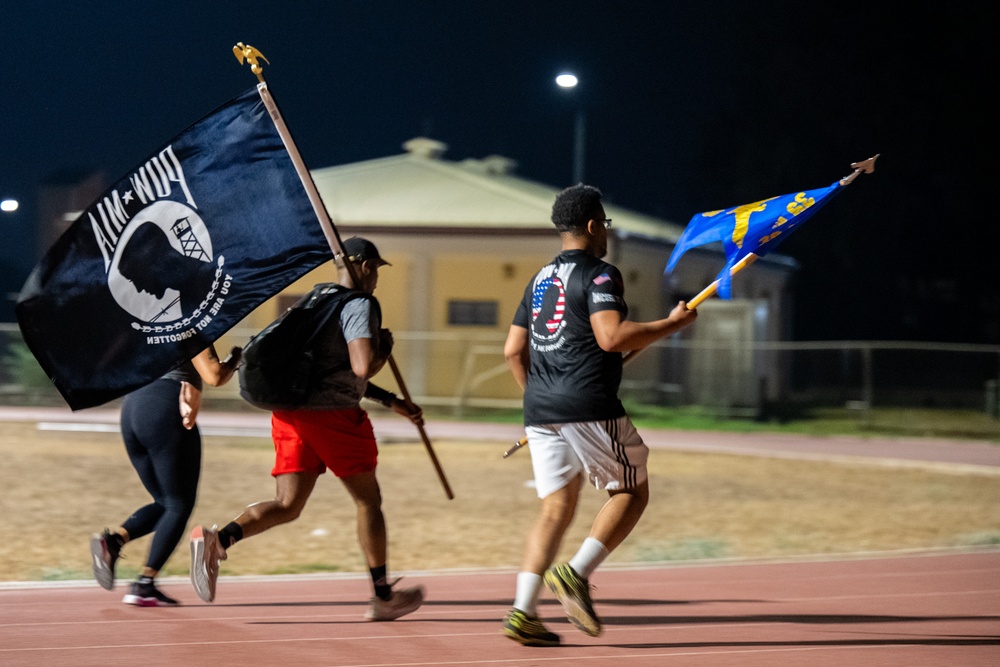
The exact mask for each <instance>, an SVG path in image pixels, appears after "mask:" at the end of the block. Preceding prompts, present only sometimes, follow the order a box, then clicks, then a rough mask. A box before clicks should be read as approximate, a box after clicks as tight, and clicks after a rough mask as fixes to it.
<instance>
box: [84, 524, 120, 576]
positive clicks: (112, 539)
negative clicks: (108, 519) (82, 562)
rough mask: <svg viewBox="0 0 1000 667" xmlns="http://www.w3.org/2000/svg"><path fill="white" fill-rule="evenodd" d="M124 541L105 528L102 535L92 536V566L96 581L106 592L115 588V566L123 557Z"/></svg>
mask: <svg viewBox="0 0 1000 667" xmlns="http://www.w3.org/2000/svg"><path fill="white" fill-rule="evenodd" d="M121 549H122V541H121V538H120V537H119V536H118V535H113V534H112V533H111V531H109V530H108V529H107V528H105V529H104V530H103V531H102V532H101V534H100V535H98V534H96V533H95V534H94V535H91V536H90V556H91V559H90V561H91V562H90V564H91V568H92V569H93V571H94V579H96V580H97V583H98V584H100V586H101V588H103V589H105V590H109V591H110V590H113V589H114V587H115V565H116V564H117V563H118V558H119V557H120V556H121Z"/></svg>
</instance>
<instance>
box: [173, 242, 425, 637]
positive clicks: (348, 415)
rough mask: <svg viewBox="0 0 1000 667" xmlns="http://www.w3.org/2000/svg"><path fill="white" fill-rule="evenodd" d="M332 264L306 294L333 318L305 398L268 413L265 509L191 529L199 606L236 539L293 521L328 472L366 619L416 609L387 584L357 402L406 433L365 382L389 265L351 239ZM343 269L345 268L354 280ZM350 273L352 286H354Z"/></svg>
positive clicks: (377, 341) (371, 441) (369, 433)
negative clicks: (370, 590) (352, 528)
mask: <svg viewBox="0 0 1000 667" xmlns="http://www.w3.org/2000/svg"><path fill="white" fill-rule="evenodd" d="M344 250H345V251H346V256H344V255H338V256H337V269H338V282H337V283H326V284H321V285H317V286H316V287H315V288H314V289H313V294H317V295H322V296H323V297H324V298H332V299H336V300H338V302H337V303H338V305H337V307H338V309H339V313H338V314H337V315H336V316H333V317H331V318H330V319H329V321H328V322H327V323H326V324H325V325H324V326H323V328H322V329H321V330H320V333H319V334H318V335H317V336H316V340H317V341H318V342H317V343H316V344H315V345H314V346H313V354H314V359H313V364H312V373H311V376H312V377H313V378H316V380H315V381H314V382H312V383H311V384H310V391H309V395H308V397H307V398H306V402H305V404H304V405H302V406H298V407H296V408H295V409H291V410H289V409H280V408H279V409H274V410H273V412H272V415H271V435H272V438H273V440H274V450H275V463H274V469H273V470H272V471H271V474H272V475H273V476H274V478H275V484H276V491H275V497H274V500H268V501H263V502H259V503H254V504H252V505H250V506H248V507H247V508H246V509H245V510H243V513H242V514H240V515H239V516H238V517H236V518H235V519H234V520H233V521H231V522H230V523H229V524H227V525H226V526H224V527H223V528H221V529H217V528H215V527H213V528H206V527H205V526H196V527H195V528H194V530H193V531H192V533H191V583H192V584H194V588H195V590H196V591H197V592H198V596H199V597H200V598H201V599H202V600H204V601H205V602H212V601H213V600H214V599H215V588H216V580H217V578H218V575H219V561H222V560H226V558H227V550H228V549H229V548H230V547H232V546H233V545H234V544H236V542H238V541H240V540H241V539H244V538H247V537H250V536H252V535H256V534H258V533H261V532H263V531H265V530H267V529H268V528H272V527H274V526H277V525H280V524H283V523H288V522H289V521H293V520H295V519H296V518H298V516H299V514H300V513H301V512H302V509H303V508H304V507H305V504H306V501H307V500H308V499H309V495H310V494H311V493H312V490H313V488H314V486H315V484H316V480H317V478H318V477H319V476H320V475H321V474H323V473H324V472H325V471H326V469H327V468H329V469H330V471H331V472H333V474H334V475H336V476H337V478H338V479H340V481H341V482H342V483H343V485H344V487H345V488H346V489H347V491H348V493H350V495H351V498H352V499H353V500H354V502H355V505H356V506H357V521H358V540H359V542H360V546H361V550H362V551H363V552H364V556H365V560H366V561H367V563H368V567H369V570H370V572H371V576H372V583H373V585H374V589H375V596H374V597H373V598H372V600H371V604H370V606H369V608H368V612H367V613H366V615H365V618H366V619H367V620H371V621H391V620H394V619H397V618H399V617H400V616H404V615H405V614H408V613H410V612H412V611H414V610H416V609H417V608H418V607H420V605H421V603H422V602H423V598H424V589H423V587H422V586H417V587H414V588H396V589H394V588H393V584H392V583H390V582H389V580H388V571H387V563H386V561H387V557H386V552H387V537H386V525H385V516H384V515H383V513H382V493H381V490H380V488H379V484H378V481H377V479H376V478H375V468H376V463H377V459H378V447H377V445H376V442H375V434H374V432H373V430H372V424H371V421H369V419H368V414H367V413H366V412H365V411H364V410H363V409H362V408H361V407H360V406H359V403H360V401H361V398H362V397H363V396H365V397H368V398H371V399H373V400H376V401H379V402H381V403H382V404H384V405H386V406H387V407H390V408H392V409H393V410H394V411H395V412H397V413H399V414H401V415H404V416H406V417H407V418H409V419H410V420H411V421H413V422H414V423H415V424H422V423H423V416H422V412H421V410H420V408H419V407H417V406H411V405H407V403H406V402H405V401H403V400H401V399H400V398H399V397H397V396H395V395H393V394H391V393H390V392H388V391H386V390H384V389H380V388H379V387H376V386H374V385H372V384H370V383H369V382H368V379H369V378H370V377H372V376H374V375H375V374H376V373H377V372H378V371H379V370H380V369H381V368H382V366H383V365H384V364H385V362H386V360H387V359H388V357H389V352H390V351H391V350H390V348H391V346H392V338H391V335H390V334H389V333H388V331H386V330H384V329H381V328H380V327H381V325H382V317H381V311H380V309H379V305H378V301H377V300H376V299H375V297H374V296H372V292H374V291H375V286H376V285H377V284H378V270H379V267H380V266H385V265H388V262H386V261H385V260H383V259H382V258H381V257H380V256H379V253H378V250H377V249H376V248H375V246H374V244H372V243H371V242H370V241H367V240H365V239H362V238H358V237H354V238H350V239H348V240H347V241H345V242H344ZM346 262H350V263H351V264H352V265H353V267H351V268H353V272H352V271H351V270H350V269H349V267H348V266H347V264H346ZM352 273H353V275H354V276H356V277H357V283H358V284H354V279H353V278H352Z"/></svg>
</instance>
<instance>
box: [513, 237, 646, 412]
mask: <svg viewBox="0 0 1000 667" xmlns="http://www.w3.org/2000/svg"><path fill="white" fill-rule="evenodd" d="M624 292H625V288H624V284H623V283H622V277H621V273H620V272H619V271H618V269H617V268H615V267H614V266H612V265H611V264H608V263H606V262H603V261H601V260H600V259H598V258H596V257H594V256H593V255H591V254H589V253H586V252H584V251H582V250H568V251H566V252H563V253H562V254H560V255H559V256H558V257H556V258H555V259H554V260H553V261H552V262H551V263H550V264H548V265H546V266H544V267H543V268H542V270H541V271H539V272H538V273H537V274H536V275H535V277H534V279H533V280H532V281H531V282H530V283H528V286H527V288H526V289H525V290H524V298H523V299H522V300H521V305H520V306H518V309H517V313H516V314H515V315H514V324H515V325H516V326H519V327H524V328H525V329H527V330H528V341H529V344H530V358H531V367H530V370H529V372H528V382H527V386H526V387H525V390H524V423H525V425H527V426H532V425H539V424H560V423H566V422H581V421H597V420H602V419H616V418H618V417H621V416H623V415H624V414H625V408H624V407H622V404H621V401H620V400H618V385H619V384H620V383H621V379H622V355H621V353H619V352H605V351H604V350H602V349H601V347H600V346H599V345H598V344H597V339H596V338H594V330H593V329H592V328H591V326H590V315H591V313H596V312H598V311H601V310H615V311H618V312H620V313H621V314H622V317H625V316H626V315H627V314H628V306H627V305H626V304H625V299H624V298H623V297H624Z"/></svg>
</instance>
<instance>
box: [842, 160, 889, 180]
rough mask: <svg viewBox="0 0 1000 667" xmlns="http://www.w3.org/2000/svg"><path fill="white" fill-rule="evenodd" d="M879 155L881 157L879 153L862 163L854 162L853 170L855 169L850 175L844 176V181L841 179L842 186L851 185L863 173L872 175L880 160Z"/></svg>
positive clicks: (852, 164)
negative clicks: (876, 163)
mask: <svg viewBox="0 0 1000 667" xmlns="http://www.w3.org/2000/svg"><path fill="white" fill-rule="evenodd" d="M879 155H881V153H879V154H878V155H873V156H872V157H870V158H868V159H867V160H862V161H861V162H852V163H851V169H853V170H854V171H853V172H851V173H850V174H848V175H847V176H844V177H843V178H842V179H840V184H841V185H850V184H851V181H853V180H854V179H855V178H857V177H858V174H861V173H865V174H871V173H872V172H874V171H875V160H877V159H878V156H879Z"/></svg>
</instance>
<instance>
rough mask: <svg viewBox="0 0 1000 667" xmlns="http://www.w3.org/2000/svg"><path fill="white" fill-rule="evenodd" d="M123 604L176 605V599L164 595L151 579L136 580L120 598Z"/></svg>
mask: <svg viewBox="0 0 1000 667" xmlns="http://www.w3.org/2000/svg"><path fill="white" fill-rule="evenodd" d="M122 602H124V603H125V604H134V605H135V606H137V607H176V606H177V605H178V604H179V603H178V602H177V600H175V599H173V598H172V597H169V596H167V595H164V594H163V593H161V592H160V589H158V588H157V587H156V584H155V583H153V582H152V581H149V582H145V581H137V582H135V583H133V584H132V587H131V588H129V592H128V594H127V595H126V596H125V597H123V598H122Z"/></svg>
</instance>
